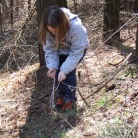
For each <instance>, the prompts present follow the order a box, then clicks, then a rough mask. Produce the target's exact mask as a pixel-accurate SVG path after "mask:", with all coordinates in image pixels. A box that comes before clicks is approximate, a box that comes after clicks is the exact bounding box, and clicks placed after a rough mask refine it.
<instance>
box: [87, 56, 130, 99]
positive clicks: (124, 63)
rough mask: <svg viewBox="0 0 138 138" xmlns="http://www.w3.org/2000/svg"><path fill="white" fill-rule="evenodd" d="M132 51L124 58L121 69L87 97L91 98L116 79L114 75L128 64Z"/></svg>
mask: <svg viewBox="0 0 138 138" xmlns="http://www.w3.org/2000/svg"><path fill="white" fill-rule="evenodd" d="M131 55H132V53H130V54H129V55H128V56H127V58H126V59H125V60H124V62H123V64H122V66H121V67H120V69H119V70H118V71H117V72H116V73H115V74H114V76H113V77H111V78H110V79H109V80H108V81H107V82H105V84H104V85H103V86H101V87H100V88H98V89H97V90H96V91H95V92H94V93H92V94H90V95H89V96H87V97H86V98H85V99H88V98H90V97H91V96H93V95H94V94H96V93H98V92H99V91H100V90H101V89H102V88H103V87H105V86H106V85H107V84H108V83H109V82H110V81H111V80H112V79H114V77H115V76H116V75H117V74H118V73H119V72H120V71H121V69H122V68H123V67H124V66H125V65H126V62H127V60H128V59H129V58H130V57H131Z"/></svg>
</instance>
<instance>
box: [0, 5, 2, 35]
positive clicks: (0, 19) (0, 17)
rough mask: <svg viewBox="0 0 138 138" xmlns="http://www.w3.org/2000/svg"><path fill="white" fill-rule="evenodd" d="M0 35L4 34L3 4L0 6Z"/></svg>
mask: <svg viewBox="0 0 138 138" xmlns="http://www.w3.org/2000/svg"><path fill="white" fill-rule="evenodd" d="M0 33H1V34H2V4H0Z"/></svg>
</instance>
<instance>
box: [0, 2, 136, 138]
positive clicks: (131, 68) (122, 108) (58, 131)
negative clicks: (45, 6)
mask: <svg viewBox="0 0 138 138" xmlns="http://www.w3.org/2000/svg"><path fill="white" fill-rule="evenodd" d="M85 6H86V7H85ZM85 6H83V5H81V6H80V9H79V10H80V11H81V14H80V18H81V19H82V21H83V22H84V24H85V26H86V28H87V29H88V32H89V40H90V48H89V49H88V51H87V53H86V56H85V57H84V60H83V61H82V62H81V63H80V64H79V66H78V67H77V73H76V75H77V80H78V84H77V99H78V100H77V109H74V110H72V111H68V112H62V111H57V110H55V108H54V110H53V112H51V110H50V109H49V107H50V95H51V92H52V90H53V80H52V79H50V78H48V77H47V76H46V72H47V69H46V67H45V66H43V67H41V68H40V67H39V62H38V55H37V54H38V53H37V42H36V41H32V40H35V39H36V38H35V39H32V37H34V36H36V32H33V33H32V30H35V29H34V28H35V27H36V26H33V25H34V22H36V21H31V23H30V25H28V24H27V29H26V30H27V31H25V32H24V33H23V34H22V35H23V36H22V37H21V38H20V39H19V41H18V45H16V46H14V45H13V44H12V42H11V41H10V44H9V45H5V46H4V48H3V49H4V50H1V49H2V48H1V49H0V50H1V51H0V52H1V53H4V52H5V51H6V50H7V49H8V47H10V48H11V49H10V50H13V52H16V53H14V54H12V55H11V56H10V57H11V58H10V60H8V62H7V66H2V65H3V63H4V62H5V61H6V59H7V57H8V54H9V51H8V50H7V51H8V52H7V51H6V52H5V53H6V54H3V55H2V54H1V53H0V55H2V56H3V58H1V61H2V62H1V63H0V69H1V72H0V138H123V137H126V138H137V137H138V58H137V57H136V55H135V38H136V37H135V35H136V26H135V25H134V20H133V21H132V22H131V23H129V24H128V26H127V27H125V28H123V29H121V39H120V40H116V39H114V40H112V42H113V43H112V44H110V45H107V44H102V42H103V41H102V33H101V28H102V20H101V18H102V14H101V11H99V13H97V9H98V8H99V7H100V8H101V5H99V7H98V6H96V9H95V8H94V3H92V6H93V8H92V9H90V10H91V12H92V13H93V15H92V16H91V15H89V14H88V15H87V14H86V13H87V11H86V10H87V9H88V6H90V5H85ZM84 11H86V13H85V12H84ZM97 16H98V18H97ZM130 18H131V17H128V18H126V19H124V20H123V21H124V23H125V22H126V21H127V20H128V19H130ZM91 20H92V21H93V22H92V23H91ZM31 29H32V30H31ZM28 42H29V44H28ZM12 48H13V49H12ZM15 49H16V50H15ZM14 50H15V51H14ZM131 53H132V55H131V56H130V57H129V55H130V54H131ZM13 55H15V57H14V56H13ZM13 57H14V58H13ZM12 58H13V59H16V60H11V59H12ZM11 61H12V62H13V63H12V64H13V65H16V68H15V66H14V68H12V66H10V65H11V64H10V63H11ZM16 61H17V63H18V64H15V62H16ZM8 63H9V64H8ZM8 65H9V66H8ZM21 65H23V66H21ZM7 68H8V69H7ZM9 68H10V69H9ZM6 69H7V70H6ZM56 98H57V91H56V92H55V100H56Z"/></svg>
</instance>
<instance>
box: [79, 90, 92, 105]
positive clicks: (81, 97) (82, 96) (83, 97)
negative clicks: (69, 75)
mask: <svg viewBox="0 0 138 138" xmlns="http://www.w3.org/2000/svg"><path fill="white" fill-rule="evenodd" d="M78 93H79V95H80V97H81V99H82V100H83V101H84V103H85V104H86V105H87V106H88V107H90V105H89V104H88V103H87V102H86V100H85V98H84V97H83V96H82V94H81V92H80V89H79V88H78Z"/></svg>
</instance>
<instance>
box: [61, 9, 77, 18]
mask: <svg viewBox="0 0 138 138" xmlns="http://www.w3.org/2000/svg"><path fill="white" fill-rule="evenodd" d="M61 10H62V11H63V12H64V13H65V14H67V15H68V17H69V20H72V19H74V18H76V17H78V15H76V14H73V13H71V12H70V10H69V9H66V8H61Z"/></svg>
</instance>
